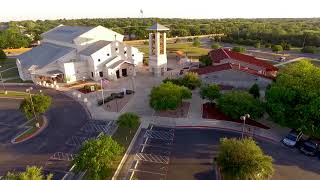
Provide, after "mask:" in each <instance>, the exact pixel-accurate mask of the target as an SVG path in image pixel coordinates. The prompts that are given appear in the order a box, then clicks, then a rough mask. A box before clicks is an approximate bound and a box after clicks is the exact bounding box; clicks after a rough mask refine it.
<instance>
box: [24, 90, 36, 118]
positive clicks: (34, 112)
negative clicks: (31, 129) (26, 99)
mask: <svg viewBox="0 0 320 180" xmlns="http://www.w3.org/2000/svg"><path fill="white" fill-rule="evenodd" d="M32 89H33V88H32V87H30V88H28V89H26V91H27V92H28V93H29V96H30V101H31V106H32V111H33V115H34V118H35V119H36V121H38V118H37V116H36V111H35V110H34V104H33V100H32V96H31V91H32Z"/></svg>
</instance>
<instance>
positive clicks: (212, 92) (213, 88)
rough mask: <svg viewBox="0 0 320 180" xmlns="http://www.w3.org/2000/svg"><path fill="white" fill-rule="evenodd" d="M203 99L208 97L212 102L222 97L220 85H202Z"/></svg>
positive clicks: (201, 93)
mask: <svg viewBox="0 0 320 180" xmlns="http://www.w3.org/2000/svg"><path fill="white" fill-rule="evenodd" d="M200 95H201V97H202V99H208V100H209V101H210V102H211V103H212V102H213V101H214V100H215V99H216V98H219V97H220V95H221V94H220V87H219V86H218V85H217V84H210V85H206V86H202V87H201V89H200Z"/></svg>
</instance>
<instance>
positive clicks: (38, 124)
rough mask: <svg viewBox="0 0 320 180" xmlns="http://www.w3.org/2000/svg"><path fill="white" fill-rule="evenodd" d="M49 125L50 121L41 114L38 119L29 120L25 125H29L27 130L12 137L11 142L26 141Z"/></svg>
mask: <svg viewBox="0 0 320 180" xmlns="http://www.w3.org/2000/svg"><path fill="white" fill-rule="evenodd" d="M47 125H48V121H47V119H46V118H45V117H44V116H39V117H37V120H36V119H33V120H31V121H29V122H28V124H27V125H25V127H29V128H28V129H27V130H25V131H24V132H22V133H21V134H19V135H17V136H16V137H15V138H13V139H12V141H11V143H14V144H15V143H20V142H24V141H26V140H28V139H30V138H32V137H34V136H36V135H37V134H39V133H40V132H41V131H42V130H43V129H44V128H45V127H46V126H47Z"/></svg>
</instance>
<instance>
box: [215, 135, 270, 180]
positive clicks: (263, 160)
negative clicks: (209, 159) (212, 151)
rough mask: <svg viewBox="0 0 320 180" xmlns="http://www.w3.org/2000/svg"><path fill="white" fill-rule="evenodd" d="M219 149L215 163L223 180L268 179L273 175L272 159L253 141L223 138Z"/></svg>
mask: <svg viewBox="0 0 320 180" xmlns="http://www.w3.org/2000/svg"><path fill="white" fill-rule="evenodd" d="M219 149H220V151H219V154H218V157H217V158H216V163H217V164H218V165H219V167H220V169H221V174H222V176H223V179H270V178H271V177H272V176H273V174H274V169H273V166H272V161H273V160H272V157H271V156H267V155H265V154H264V153H263V151H262V150H261V148H260V147H259V146H258V145H257V144H256V142H255V141H254V140H253V139H241V140H239V139H235V138H232V139H227V138H223V139H221V140H220V147H219Z"/></svg>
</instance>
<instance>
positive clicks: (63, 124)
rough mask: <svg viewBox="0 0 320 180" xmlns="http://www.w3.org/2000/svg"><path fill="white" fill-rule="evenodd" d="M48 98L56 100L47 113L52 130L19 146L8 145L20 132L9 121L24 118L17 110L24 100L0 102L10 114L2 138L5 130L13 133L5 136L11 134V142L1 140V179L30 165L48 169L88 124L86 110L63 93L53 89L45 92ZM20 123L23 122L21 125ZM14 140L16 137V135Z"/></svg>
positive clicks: (2, 123)
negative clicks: (56, 156)
mask: <svg viewBox="0 0 320 180" xmlns="http://www.w3.org/2000/svg"><path fill="white" fill-rule="evenodd" d="M28 87H29V86H7V89H9V90H18V91H25V89H26V88H28ZM41 89H42V90H43V92H44V93H45V94H48V95H50V96H51V97H52V100H53V103H52V106H51V107H50V109H49V110H48V111H47V112H46V116H47V118H48V120H49V124H48V127H47V128H46V129H45V130H44V131H42V132H41V133H40V134H38V135H37V136H36V137H34V138H32V139H30V140H28V141H26V142H22V143H19V144H15V145H13V144H10V143H8V142H9V141H10V139H11V138H12V137H10V136H11V135H12V132H16V131H15V128H14V125H12V124H10V122H7V121H6V118H5V117H6V116H7V119H8V118H10V117H12V116H16V117H15V118H14V119H15V120H16V119H19V118H22V119H23V117H22V114H21V113H20V112H19V110H18V109H17V108H18V106H19V102H20V101H21V100H12V99H2V98H1V99H0V114H2V115H3V114H6V116H3V118H0V134H1V136H4V134H2V133H3V132H2V129H8V128H9V129H10V128H12V129H11V130H12V131H11V130H10V131H4V132H6V133H5V135H8V133H9V132H11V134H10V135H8V137H6V138H7V139H3V138H0V176H1V175H4V173H5V172H6V171H8V170H10V171H12V170H20V169H24V168H25V167H26V166H27V165H37V166H42V167H43V166H44V165H45V163H46V161H47V160H48V159H49V157H50V156H51V155H52V154H53V153H55V152H59V151H61V152H68V151H70V150H68V149H67V148H66V146H65V142H66V140H67V139H68V138H69V137H70V136H72V135H73V134H75V133H76V132H77V131H78V130H79V129H80V128H81V127H82V126H83V125H84V124H85V123H86V122H87V121H88V120H89V117H88V116H87V114H86V112H85V110H84V109H83V107H82V106H81V105H80V104H79V103H78V102H76V101H74V100H73V99H72V98H70V97H68V96H66V95H63V94H61V93H59V92H58V91H55V90H53V89H45V88H41ZM39 90H40V88H39V87H35V88H34V90H33V91H34V92H39ZM19 122H20V121H19ZM11 123H14V122H11ZM12 136H13V135H12Z"/></svg>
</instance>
